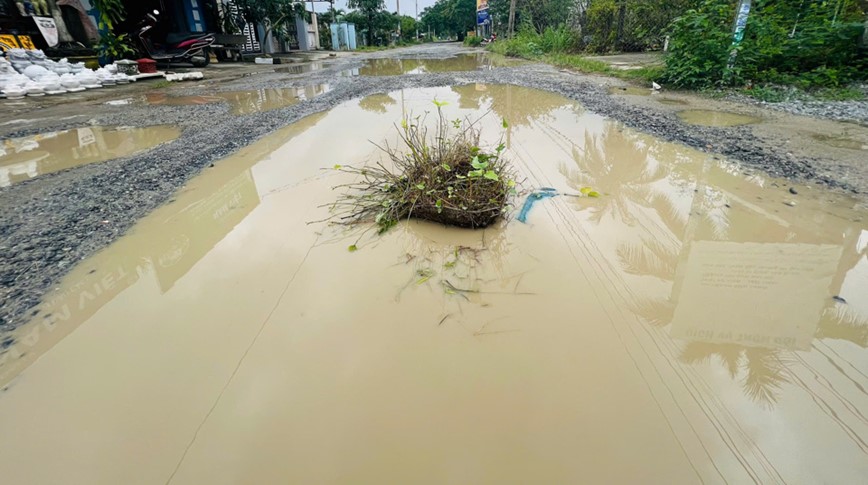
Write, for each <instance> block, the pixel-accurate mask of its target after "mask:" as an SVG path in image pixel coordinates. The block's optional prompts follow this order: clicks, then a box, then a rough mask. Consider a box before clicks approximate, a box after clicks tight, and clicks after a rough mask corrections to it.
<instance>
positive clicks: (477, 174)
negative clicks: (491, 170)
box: [467, 170, 485, 178]
mask: <svg viewBox="0 0 868 485" xmlns="http://www.w3.org/2000/svg"><path fill="white" fill-rule="evenodd" d="M484 173H485V170H471V171H470V172H467V176H468V177H471V178H476V177H482V174H484Z"/></svg>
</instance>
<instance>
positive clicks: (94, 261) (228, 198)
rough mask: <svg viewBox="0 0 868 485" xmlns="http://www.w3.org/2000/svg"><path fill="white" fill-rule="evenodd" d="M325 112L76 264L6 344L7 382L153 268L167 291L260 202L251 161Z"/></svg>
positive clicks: (1, 365) (225, 165) (231, 162)
mask: <svg viewBox="0 0 868 485" xmlns="http://www.w3.org/2000/svg"><path fill="white" fill-rule="evenodd" d="M324 116H325V113H319V114H316V115H312V116H310V117H308V118H305V119H304V120H303V121H300V122H298V123H295V124H293V125H290V126H289V127H287V128H284V129H283V130H279V131H278V132H276V133H274V134H272V135H269V136H268V137H266V138H264V139H263V140H261V141H260V142H258V143H256V144H254V145H251V146H248V147H246V148H243V149H241V150H240V151H238V152H236V153H235V154H233V155H231V156H230V157H228V158H226V159H224V160H222V161H221V162H220V163H218V164H217V166H216V167H214V168H212V169H210V170H207V171H206V172H204V173H203V174H202V175H200V176H199V177H197V178H196V179H195V181H194V182H193V183H191V184H190V185H189V186H187V188H185V189H182V190H181V191H179V193H178V195H177V200H175V201H174V202H172V203H170V204H168V205H165V206H163V207H161V208H159V209H157V210H156V211H154V212H153V213H152V214H151V215H149V216H148V217H146V218H145V219H143V220H142V221H140V222H139V223H138V224H137V225H136V226H135V227H134V228H133V229H132V230H131V232H130V234H129V235H127V236H125V237H123V238H121V239H120V240H118V241H117V242H116V243H114V244H112V245H111V246H110V247H108V248H106V249H105V250H104V251H102V252H100V253H99V254H97V255H96V256H94V257H92V258H89V259H88V260H87V261H86V262H84V263H82V264H81V265H79V266H78V267H76V268H74V269H73V270H72V272H71V273H70V274H69V275H68V276H67V277H66V279H65V282H64V283H63V284H62V285H61V287H62V288H65V289H66V290H64V292H63V293H54V294H52V295H50V296H49V297H47V298H46V300H45V302H44V303H43V304H42V305H40V313H39V316H38V317H36V319H35V320H34V321H32V322H30V323H29V324H27V325H24V326H22V327H19V328H18V329H16V331H15V332H14V333H13V334H12V335H11V336H12V337H13V338H14V342H13V343H12V345H11V346H9V347H8V348H6V349H0V386H2V384H4V383H6V382H8V381H9V380H10V379H11V378H12V377H14V376H15V375H17V374H18V372H20V371H21V370H22V369H24V368H25V367H26V366H28V365H30V364H31V363H32V362H33V361H34V360H35V359H37V358H38V357H39V356H40V355H42V354H43V353H44V352H46V351H47V350H48V349H50V348H51V347H52V346H54V344H56V343H57V342H59V341H60V340H61V339H63V338H64V337H65V336H66V335H69V334H70V333H71V332H73V331H74V330H75V329H76V328H78V326H79V325H81V324H82V323H83V322H85V321H87V320H88V319H89V318H90V317H91V316H92V315H94V314H95V313H97V312H98V311H99V310H100V308H102V307H103V306H105V305H107V304H108V303H109V302H111V301H112V300H113V299H115V298H116V297H117V296H118V295H120V294H121V293H123V292H124V291H125V290H128V289H130V288H131V287H132V286H133V285H136V284H137V283H142V282H147V281H148V280H149V278H147V277H148V275H150V274H154V276H155V278H154V280H155V282H156V283H157V285H158V287H159V289H160V291H162V292H167V291H169V290H170V289H171V288H172V287H173V286H174V285H175V284H176V283H177V282H178V281H179V280H180V279H181V278H183V277H184V275H186V274H188V273H189V272H190V271H191V270H192V269H193V268H194V267H195V266H196V264H197V263H198V262H199V261H200V260H202V259H203V258H204V257H205V256H206V255H207V254H208V253H209V252H210V251H211V250H212V248H214V247H215V246H216V245H217V244H218V243H219V242H220V241H221V240H223V239H224V238H225V237H226V236H227V235H228V234H229V233H231V232H232V230H233V229H234V228H235V227H236V226H237V225H238V224H239V223H240V222H241V221H242V220H243V219H244V218H245V217H247V216H248V215H249V214H250V213H251V212H252V211H253V210H254V209H255V208H256V207H258V206H259V205H260V196H259V189H258V188H257V186H256V182H255V179H254V176H253V172H252V168H251V167H253V166H254V165H255V164H256V163H258V162H260V161H261V160H263V159H264V158H266V157H267V156H268V155H269V154H270V153H272V152H273V151H275V150H276V149H277V148H278V147H280V146H282V145H283V144H285V143H287V142H288V141H289V140H290V139H292V138H294V137H296V136H298V135H299V134H301V133H304V132H305V131H306V130H307V129H309V128H310V127H312V126H315V125H316V123H317V122H318V121H319V120H321V119H322V118H323V117H324ZM97 139H98V135H97ZM75 143H76V145H77V143H78V137H77V135H76V141H75ZM85 265H89V266H85ZM137 286H138V285H137ZM118 324H123V322H118Z"/></svg>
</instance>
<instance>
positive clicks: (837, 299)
mask: <svg viewBox="0 0 868 485" xmlns="http://www.w3.org/2000/svg"><path fill="white" fill-rule="evenodd" d="M832 299H833V300H835V301H837V302H838V303H843V304H845V305H846V304H847V300H845V299H843V298H841V297H840V296H838V295H835V296H833V297H832Z"/></svg>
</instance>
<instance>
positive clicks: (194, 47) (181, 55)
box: [137, 10, 216, 67]
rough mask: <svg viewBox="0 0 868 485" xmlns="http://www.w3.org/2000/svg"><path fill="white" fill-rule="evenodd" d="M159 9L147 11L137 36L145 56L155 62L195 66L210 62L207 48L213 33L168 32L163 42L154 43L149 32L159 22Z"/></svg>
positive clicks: (212, 42)
mask: <svg viewBox="0 0 868 485" xmlns="http://www.w3.org/2000/svg"><path fill="white" fill-rule="evenodd" d="M159 15H160V12H159V10H154V11H153V13H149V14H148V15H147V16H146V17H145V20H144V21H142V23H141V25H140V27H139V30H138V32H137V37H138V39H139V43H140V44H141V46H142V48H143V49H144V51H145V53H146V54H147V56H148V57H149V58H151V59H153V60H155V61H157V63H166V64H170V63H177V62H188V63H191V64H193V66H195V67H205V66H207V65H208V64H210V62H211V56H210V53H209V49H210V47H211V45H213V44H214V42H215V41H216V38H215V37H214V34H207V33H203V34H171V33H170V34H169V35H168V36H167V37H166V41H165V43H164V44H155V43H154V42H153V41H152V40H151V38H150V35H149V33H150V32H151V30H152V29H153V28H154V27H156V26H157V24H158V23H159V20H158V17H159Z"/></svg>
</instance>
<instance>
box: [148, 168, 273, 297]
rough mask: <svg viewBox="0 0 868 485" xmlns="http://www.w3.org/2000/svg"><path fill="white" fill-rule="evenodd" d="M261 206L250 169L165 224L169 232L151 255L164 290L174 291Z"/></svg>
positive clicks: (158, 242) (161, 288) (153, 246)
mask: <svg viewBox="0 0 868 485" xmlns="http://www.w3.org/2000/svg"><path fill="white" fill-rule="evenodd" d="M258 205H259V193H258V192H257V190H256V183H255V182H254V180H253V175H252V174H251V173H250V170H249V169H248V170H245V171H244V172H243V173H241V174H239V175H237V176H236V177H234V178H232V179H230V180H228V181H226V183H225V184H224V185H223V186H221V187H220V188H219V189H217V191H215V192H213V193H210V194H203V197H202V198H201V199H199V200H198V201H197V202H195V203H194V204H192V205H190V206H187V207H185V208H183V209H182V210H181V211H180V212H178V213H177V214H175V215H174V216H173V217H172V218H171V219H170V220H167V221H165V229H166V231H165V232H163V234H162V235H163V237H162V238H161V239H160V240H159V241H154V242H153V244H152V245H151V249H152V252H151V253H150V254H151V258H150V260H151V261H152V263H153V266H154V271H155V273H156V275H157V281H158V282H159V284H160V290H161V291H163V292H164V293H165V292H166V291H168V290H169V289H170V288H172V286H174V284H175V283H176V282H177V281H178V280H179V279H181V277H183V276H184V275H185V274H187V272H188V271H190V269H191V268H193V266H195V265H196V263H197V262H198V261H199V260H200V259H202V257H204V256H205V255H206V254H208V252H209V251H211V249H212V248H213V247H214V246H215V245H216V244H217V243H218V242H220V241H221V240H222V239H223V238H224V237H225V236H226V234H229V232H230V231H232V229H233V228H234V227H235V226H236V225H238V223H240V222H241V221H242V220H244V218H245V217H247V216H248V215H249V214H250V213H251V212H253V209H254V208H256V206H258Z"/></svg>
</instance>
